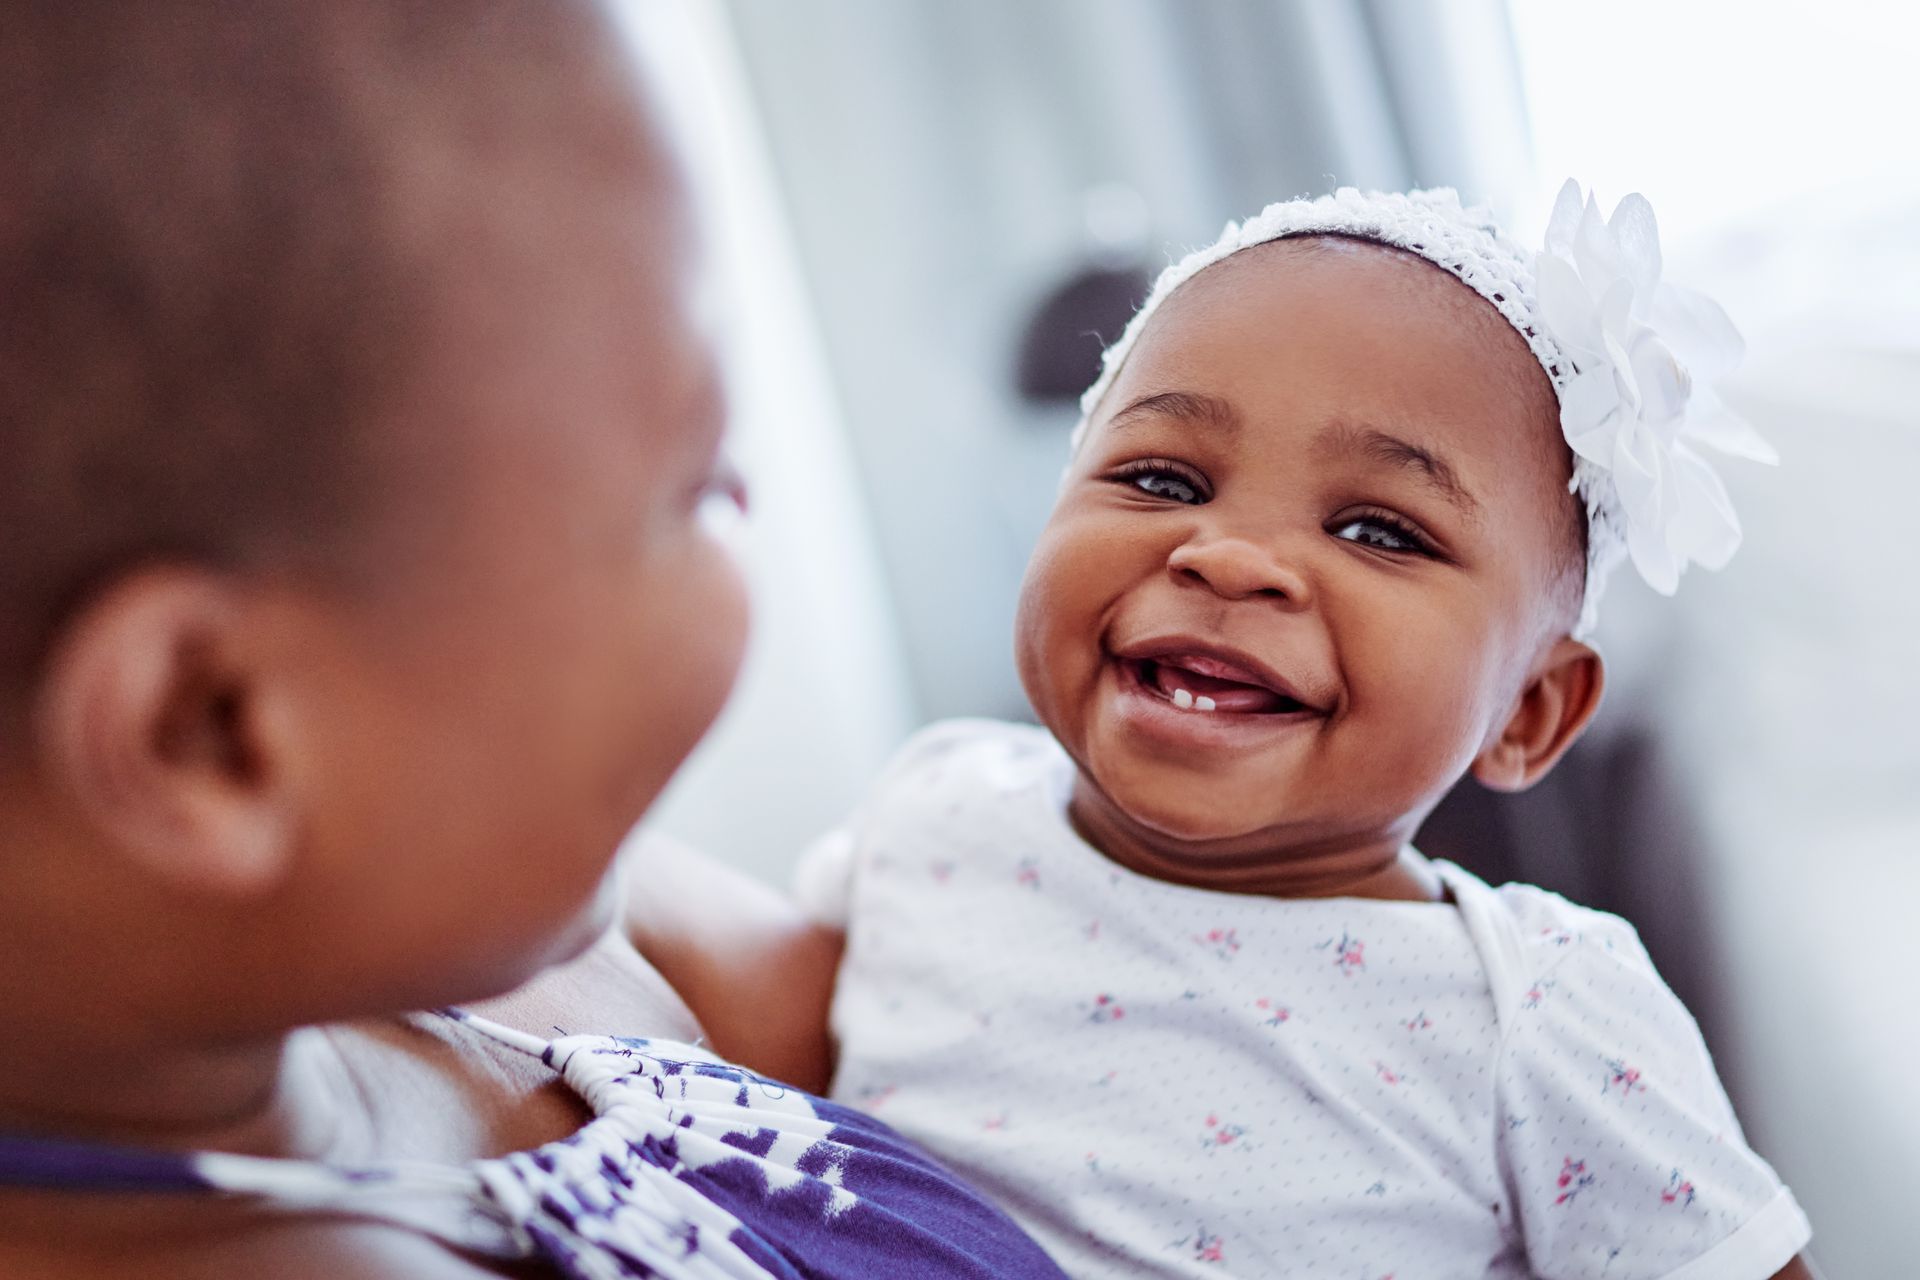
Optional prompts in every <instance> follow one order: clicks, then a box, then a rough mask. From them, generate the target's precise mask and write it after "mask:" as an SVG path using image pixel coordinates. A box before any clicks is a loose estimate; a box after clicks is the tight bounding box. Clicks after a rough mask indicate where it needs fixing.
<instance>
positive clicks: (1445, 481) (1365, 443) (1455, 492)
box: [1322, 422, 1480, 516]
mask: <svg viewBox="0 0 1920 1280" xmlns="http://www.w3.org/2000/svg"><path fill="white" fill-rule="evenodd" d="M1322 439H1323V444H1322V447H1323V448H1324V449H1326V450H1328V451H1330V452H1334V453H1347V454H1360V455H1361V456H1363V457H1367V458H1371V459H1373V460H1374V461H1375V462H1384V463H1387V464H1389V465H1390V466H1395V467H1400V468H1403V469H1405V470H1408V471H1412V472H1414V473H1415V474H1417V475H1418V476H1419V477H1420V478H1421V479H1422V480H1424V481H1425V482H1426V484H1427V486H1428V487H1429V488H1431V489H1433V490H1434V491H1435V492H1437V493H1438V494H1439V495H1440V496H1441V497H1443V498H1445V499H1446V500H1447V501H1448V502H1450V503H1452V504H1453V505H1454V506H1456V507H1458V508H1459V509H1460V510H1461V512H1462V513H1464V514H1465V515H1468V516H1477V515H1479V513H1480V503H1479V501H1478V500H1477V499H1476V498H1475V497H1474V496H1473V494H1472V492H1471V491H1469V490H1468V488H1467V486H1466V485H1465V484H1463V483H1461V480H1460V473H1459V472H1457V471H1455V470H1454V469H1453V467H1452V465H1451V464H1449V463H1448V462H1447V460H1446V459H1445V458H1443V457H1441V456H1440V455H1439V454H1437V453H1435V452H1433V450H1431V449H1427V448H1424V447H1422V446H1420V445H1417V444H1414V443H1413V442H1412V441H1410V440H1403V439H1401V438H1400V437H1399V436H1396V435H1392V434H1390V433H1388V432H1385V431H1382V430H1380V428H1378V427H1370V426H1362V425H1357V424H1354V423H1349V422H1340V423H1335V424H1334V425H1333V426H1332V427H1331V428H1330V429H1329V430H1328V431H1327V433H1326V435H1325V436H1324V437H1323V438H1322Z"/></svg>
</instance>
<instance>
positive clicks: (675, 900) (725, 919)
mask: <svg viewBox="0 0 1920 1280" xmlns="http://www.w3.org/2000/svg"><path fill="white" fill-rule="evenodd" d="M626 860H627V866H626V903H625V913H626V917H625V918H626V926H627V932H628V934H629V935H630V936H631V937H632V939H633V944H634V946H636V947H638V948H639V949H640V953H641V954H642V955H644V956H645V957H646V958H647V960H648V961H649V962H650V963H651V964H652V965H653V966H654V967H655V968H656V969H658V970H659V971H660V974H661V976H662V977H664V978H665V979H666V980H667V981H668V982H669V983H671V984H672V985H673V988H674V990H676V991H678V992H679V993H680V996H681V998H682V999H684V1000H685V1001H686V1002H687V1004H688V1006H689V1007H690V1008H691V1009H692V1010H693V1012H694V1016H696V1017H698V1018H699V1019H700V1022H701V1025H703V1026H704V1027H705V1028H706V1030H707V1043H708V1044H709V1045H710V1046H711V1047H712V1049H713V1050H714V1052H716V1053H718V1054H720V1055H721V1056H722V1057H724V1058H727V1059H728V1060H730V1061H733V1062H737V1063H739V1064H740V1065H741V1066H744V1067H747V1068H749V1069H751V1070H753V1071H756V1072H758V1073H759V1074H761V1075H764V1076H771V1077H772V1078H774V1079H776V1080H783V1081H785V1082H787V1083H788V1084H793V1085H798V1086H799V1087H800V1088H802V1089H806V1090H808V1091H809V1092H812V1093H823V1092H825V1090H826V1088H827V1085H828V1083H829V1082H830V1081H831V1079H832V1077H833V1051H832V1045H831V1041H830V1039H829V1037H828V1031H827V1011H828V1006H829V1005H830V1004H831V1003H832V1000H833V982H834V974H835V972H836V970H837V969H838V968H839V965H840V950H841V947H842V944H843V942H844V935H843V934H842V933H841V931H840V930H838V929H835V928H831V927H828V926H826V925H820V924H816V923H814V922H813V921H811V920H809V919H807V918H806V917H805V916H804V915H802V914H801V912H800V910H799V908H798V907H796V906H795V905H794V904H793V902H792V901H791V900H789V899H788V898H787V897H786V896H784V895H783V894H781V893H779V892H777V891H776V890H774V889H771V888H769V887H768V886H767V885H765V884H763V883H761V882H760V881H758V880H755V879H753V878H752V877H751V876H748V875H745V874H743V873H742V872H739V871H736V870H734V869H733V868H732V867H728V866H726V865H724V864H722V863H720V862H718V861H715V860H714V859H712V858H709V857H707V856H706V855H704V854H701V853H699V852H697V851H696V850H694V849H691V848H688V847H687V846H686V845H683V844H680V843H679V842H678V841H674V840H670V839H668V838H666V837H664V836H657V835H652V834H646V835H642V836H641V837H639V839H638V840H637V841H636V842H635V846H634V847H633V848H632V849H630V850H629V851H628V853H627V854H626Z"/></svg>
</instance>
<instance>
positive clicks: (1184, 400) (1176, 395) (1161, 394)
mask: <svg viewBox="0 0 1920 1280" xmlns="http://www.w3.org/2000/svg"><path fill="white" fill-rule="evenodd" d="M1153 415H1158V416H1162V417H1169V418H1180V419H1183V420H1184V421H1187V422H1193V423H1198V424H1199V425H1200V426H1203V427H1213V428H1216V429H1217V430H1220V431H1226V432H1235V431H1238V430H1239V429H1240V415H1239V413H1237V412H1236V411H1235V410H1234V407H1233V405H1232V404H1231V403H1230V402H1228V401H1226V400H1222V399H1221V398H1220V397H1219V396H1210V395H1207V394H1205V393H1204V392H1199V391H1156V392H1154V393H1153V394H1151V395H1144V396H1141V397H1140V398H1139V399H1138V400H1135V401H1134V402H1133V403H1132V404H1130V405H1128V406H1127V407H1126V408H1124V409H1122V410H1121V411H1120V412H1118V413H1116V414H1114V415H1113V418H1112V420H1111V422H1110V423H1109V425H1110V426H1113V427H1125V426H1131V425H1132V424H1133V422H1134V420H1135V419H1137V418H1144V417H1148V416H1153Z"/></svg>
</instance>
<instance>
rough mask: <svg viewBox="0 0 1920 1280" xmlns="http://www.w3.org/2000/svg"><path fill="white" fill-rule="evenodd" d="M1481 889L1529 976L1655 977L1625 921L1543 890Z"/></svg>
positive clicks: (1527, 887) (1489, 911)
mask: <svg viewBox="0 0 1920 1280" xmlns="http://www.w3.org/2000/svg"><path fill="white" fill-rule="evenodd" d="M1455 870H1456V873H1457V869H1455ZM1457 874H1463V873H1457ZM1449 878H1450V879H1454V878H1455V877H1449ZM1480 888H1481V890H1482V891H1483V892H1482V894H1481V897H1482V900H1483V901H1484V902H1485V904H1486V907H1487V914H1488V915H1490V916H1492V917H1494V920H1493V923H1494V924H1495V925H1496V926H1497V927H1499V928H1500V929H1501V930H1502V931H1503V932H1504V933H1506V935H1507V937H1508V938H1509V939H1511V942H1512V945H1513V946H1514V948H1515V949H1516V950H1517V952H1518V953H1519V955H1520V957H1521V958H1522V959H1523V961H1524V962H1525V966H1526V969H1527V971H1528V972H1529V973H1539V972H1541V971H1543V970H1545V969H1549V968H1555V967H1559V966H1561V965H1565V964H1567V963H1570V962H1571V963H1576V964H1586V963H1601V964H1605V965H1609V966H1610V965H1613V964H1621V965H1625V966H1629V967H1633V968H1637V969H1644V970H1646V971H1647V972H1649V973H1651V972H1652V969H1653V965H1652V961H1651V960H1649V959H1648V957H1647V950H1646V947H1645V946H1643V945H1642V944H1641V941H1640V934H1639V931H1638V930H1636V929H1635V928H1634V927H1633V925H1632V924H1631V923H1629V922H1628V921H1626V920H1624V919H1622V918H1621V917H1620V916H1617V915H1614V914H1612V913H1611V912H1607V911H1599V910H1596V909H1594V908H1592V907H1584V906H1581V905H1580V904H1579V903H1577V902H1573V901H1570V900H1569V899H1567V898H1564V897H1562V896H1561V895H1559V894H1557V893H1555V892H1553V891H1552V890H1550V889H1542V888H1540V887H1539V886H1538V885H1531V884H1503V885H1501V886H1499V887H1498V888H1492V887H1489V886H1486V885H1484V884H1482V885H1480ZM1456 891H1457V889H1456Z"/></svg>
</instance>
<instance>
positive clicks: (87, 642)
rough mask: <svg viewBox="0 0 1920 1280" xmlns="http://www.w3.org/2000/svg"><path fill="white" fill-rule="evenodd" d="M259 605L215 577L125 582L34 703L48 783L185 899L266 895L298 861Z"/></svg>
mask: <svg viewBox="0 0 1920 1280" xmlns="http://www.w3.org/2000/svg"><path fill="white" fill-rule="evenodd" d="M249 603H250V602H249V601H248V599H247V598H246V597H245V595H244V594H243V593H242V592H240V591H239V590H238V588H237V587H236V586H235V585H234V584H233V583H232V582H230V581H229V580H226V579H224V578H222V577H221V576H220V575H217V574H213V573H206V572H198V571H193V570H186V569H154V570H146V571H142V572H139V573H136V574H133V575H130V576H128V577H126V578H124V579H121V580H120V581H118V582H115V583H114V584H112V585H110V586H109V587H107V588H106V589H105V590H104V591H103V592H101V593H100V594H99V595H97V596H95V597H94V598H93V599H91V600H89V601H88V602H87V603H86V604H85V605H83V606H82V608H81V609H80V611H79V612H78V614H77V615H76V616H75V617H74V618H73V619H72V620H71V622H70V623H69V624H68V625H67V626H66V627H65V628H64V629H63V630H62V631H61V632H60V634H59V635H57V636H56V637H55V640H54V643H53V646H52V649H51V650H50V652H49V653H48V655H47V658H46V660H45V663H44V665H43V667H42V671H41V675H40V680H39V685H38V689H37V691H36V694H35V697H34V702H33V718H34V724H33V732H34V749H35V754H36V756H37V757H38V766H39V768H40V769H41V770H42V771H43V775H44V776H45V777H46V778H47V780H48V781H49V783H50V784H51V785H52V786H53V787H54V788H55V789H56V790H57V792H58V793H60V794H61V795H62V796H63V797H64V798H65V799H66V800H67V801H68V802H69V803H71V804H72V805H73V807H74V809H75V811H76V813H77V814H78V816H79V817H80V819H81V820H82V821H84V822H85V823H87V824H88V825H90V826H91V827H92V828H93V829H94V830H95V831H96V833H98V834H99V835H100V836H101V837H102V838H103V839H104V840H105V841H106V842H107V844H108V845H109V846H110V847H111V848H112V849H113V850H114V851H115V852H117V853H119V854H120V855H122V856H124V857H126V858H128V859H130V860H132V861H133V862H136V863H138V864H139V865H141V866H142V867H144V868H145V869H146V870H147V871H149V872H150V873H152V874H154V875H156V876H158V877H159V878H161V879H162V880H165V881H170V882H172V883H174V884H175V885H177V886H179V887H180V888H181V889H183V890H186V891H189V892H202V893H213V894H218V895H225V896H247V895H251V894H256V893H259V892H263V891H265V890H266V889H268V888H271V887H272V886H273V885H275V884H276V883H277V882H278V881H279V880H280V878H281V877H282V875H283V874H284V873H285V872H286V870H287V868H288V865H289V863H290V860H291V856H292V845H293V833H294V830H295V826H296V824H295V822H294V821H293V814H292V812H291V810H290V808H289V805H288V797H287V796H286V795H285V794H284V791H285V785H284V782H285V780H284V776H283V775H284V770H281V769H279V768H277V767H276V765H277V761H278V759H279V756H278V754H277V752H278V749H279V746H280V744H278V743H277V742H275V741H273V735H272V733H271V730H272V725H271V720H272V717H271V715H270V714H269V711H270V708H269V707H267V706H266V705H265V704H266V701H267V699H266V698H265V696H264V692H263V681H262V680H261V674H262V673H261V672H260V671H259V670H256V669H254V668H253V664H252V659H253V658H254V657H255V656H256V655H255V654H254V653H253V652H251V651H250V649H251V646H250V644H249V639H250V635H249V624H250V622H251V621H252V617H251V613H250V608H249Z"/></svg>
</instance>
